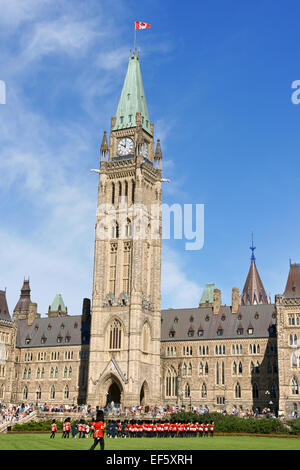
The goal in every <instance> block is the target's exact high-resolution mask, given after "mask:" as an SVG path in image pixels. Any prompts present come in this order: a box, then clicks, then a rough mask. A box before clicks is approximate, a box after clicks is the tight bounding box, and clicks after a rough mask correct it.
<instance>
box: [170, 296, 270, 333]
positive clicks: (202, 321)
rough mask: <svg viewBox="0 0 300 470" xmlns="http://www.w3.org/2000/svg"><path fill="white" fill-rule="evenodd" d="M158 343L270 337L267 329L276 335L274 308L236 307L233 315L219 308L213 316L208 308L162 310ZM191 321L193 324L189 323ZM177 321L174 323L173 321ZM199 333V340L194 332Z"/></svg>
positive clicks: (228, 308) (228, 310) (267, 305)
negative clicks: (171, 335)
mask: <svg viewBox="0 0 300 470" xmlns="http://www.w3.org/2000/svg"><path fill="white" fill-rule="evenodd" d="M161 313H162V324H161V340H162V341H183V340H189V341H196V340H199V339H201V340H205V339H219V340H220V341H222V339H229V338H239V339H242V338H249V337H251V338H267V337H269V336H270V332H269V328H270V326H271V325H273V332H272V334H274V332H276V329H275V328H276V327H274V325H276V317H275V315H276V314H275V305H273V304H261V305H240V306H239V310H238V312H237V313H235V314H232V313H231V307H229V306H226V305H222V306H221V308H220V311H219V313H218V314H217V315H214V314H213V309H212V308H211V307H201V308H187V309H169V310H162V312H161ZM191 317H193V322H192V323H191V322H190V319H191ZM176 318H177V322H176V321H174V320H175V319H176ZM191 326H192V328H193V330H194V336H192V337H191V336H189V335H188V331H189V330H190V329H191ZM200 327H201V329H203V336H201V337H199V336H198V330H199V329H200ZM241 327H242V328H243V334H242V335H238V334H237V330H238V328H241ZM248 328H253V330H254V331H253V334H252V335H249V334H248V333H247V330H248ZM218 329H222V330H223V334H222V336H219V335H218V334H217V331H218ZM170 330H173V331H175V336H174V337H173V338H171V337H170V336H169V333H170Z"/></svg>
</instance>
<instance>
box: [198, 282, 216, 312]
mask: <svg viewBox="0 0 300 470" xmlns="http://www.w3.org/2000/svg"><path fill="white" fill-rule="evenodd" d="M214 288H215V285H214V284H213V283H208V284H206V286H205V288H204V291H203V294H202V297H201V300H200V303H199V306H200V305H202V306H203V307H205V304H207V303H209V304H212V303H213V301H214Z"/></svg>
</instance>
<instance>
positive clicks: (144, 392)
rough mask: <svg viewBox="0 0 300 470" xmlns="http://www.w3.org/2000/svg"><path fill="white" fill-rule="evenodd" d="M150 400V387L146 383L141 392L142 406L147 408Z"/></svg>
mask: <svg viewBox="0 0 300 470" xmlns="http://www.w3.org/2000/svg"><path fill="white" fill-rule="evenodd" d="M148 400H149V387H148V384H147V382H146V381H145V382H144V383H143V385H142V388H141V392H140V405H141V406H145V405H148Z"/></svg>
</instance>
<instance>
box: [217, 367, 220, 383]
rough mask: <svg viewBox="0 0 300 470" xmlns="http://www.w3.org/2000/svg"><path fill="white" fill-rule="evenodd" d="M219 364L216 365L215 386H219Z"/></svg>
mask: <svg viewBox="0 0 300 470" xmlns="http://www.w3.org/2000/svg"><path fill="white" fill-rule="evenodd" d="M219 380H220V379H219V363H218V362H217V364H216V384H217V385H219Z"/></svg>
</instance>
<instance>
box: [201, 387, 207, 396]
mask: <svg viewBox="0 0 300 470" xmlns="http://www.w3.org/2000/svg"><path fill="white" fill-rule="evenodd" d="M206 397H207V388H206V385H205V383H203V384H202V387H201V398H206Z"/></svg>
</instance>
